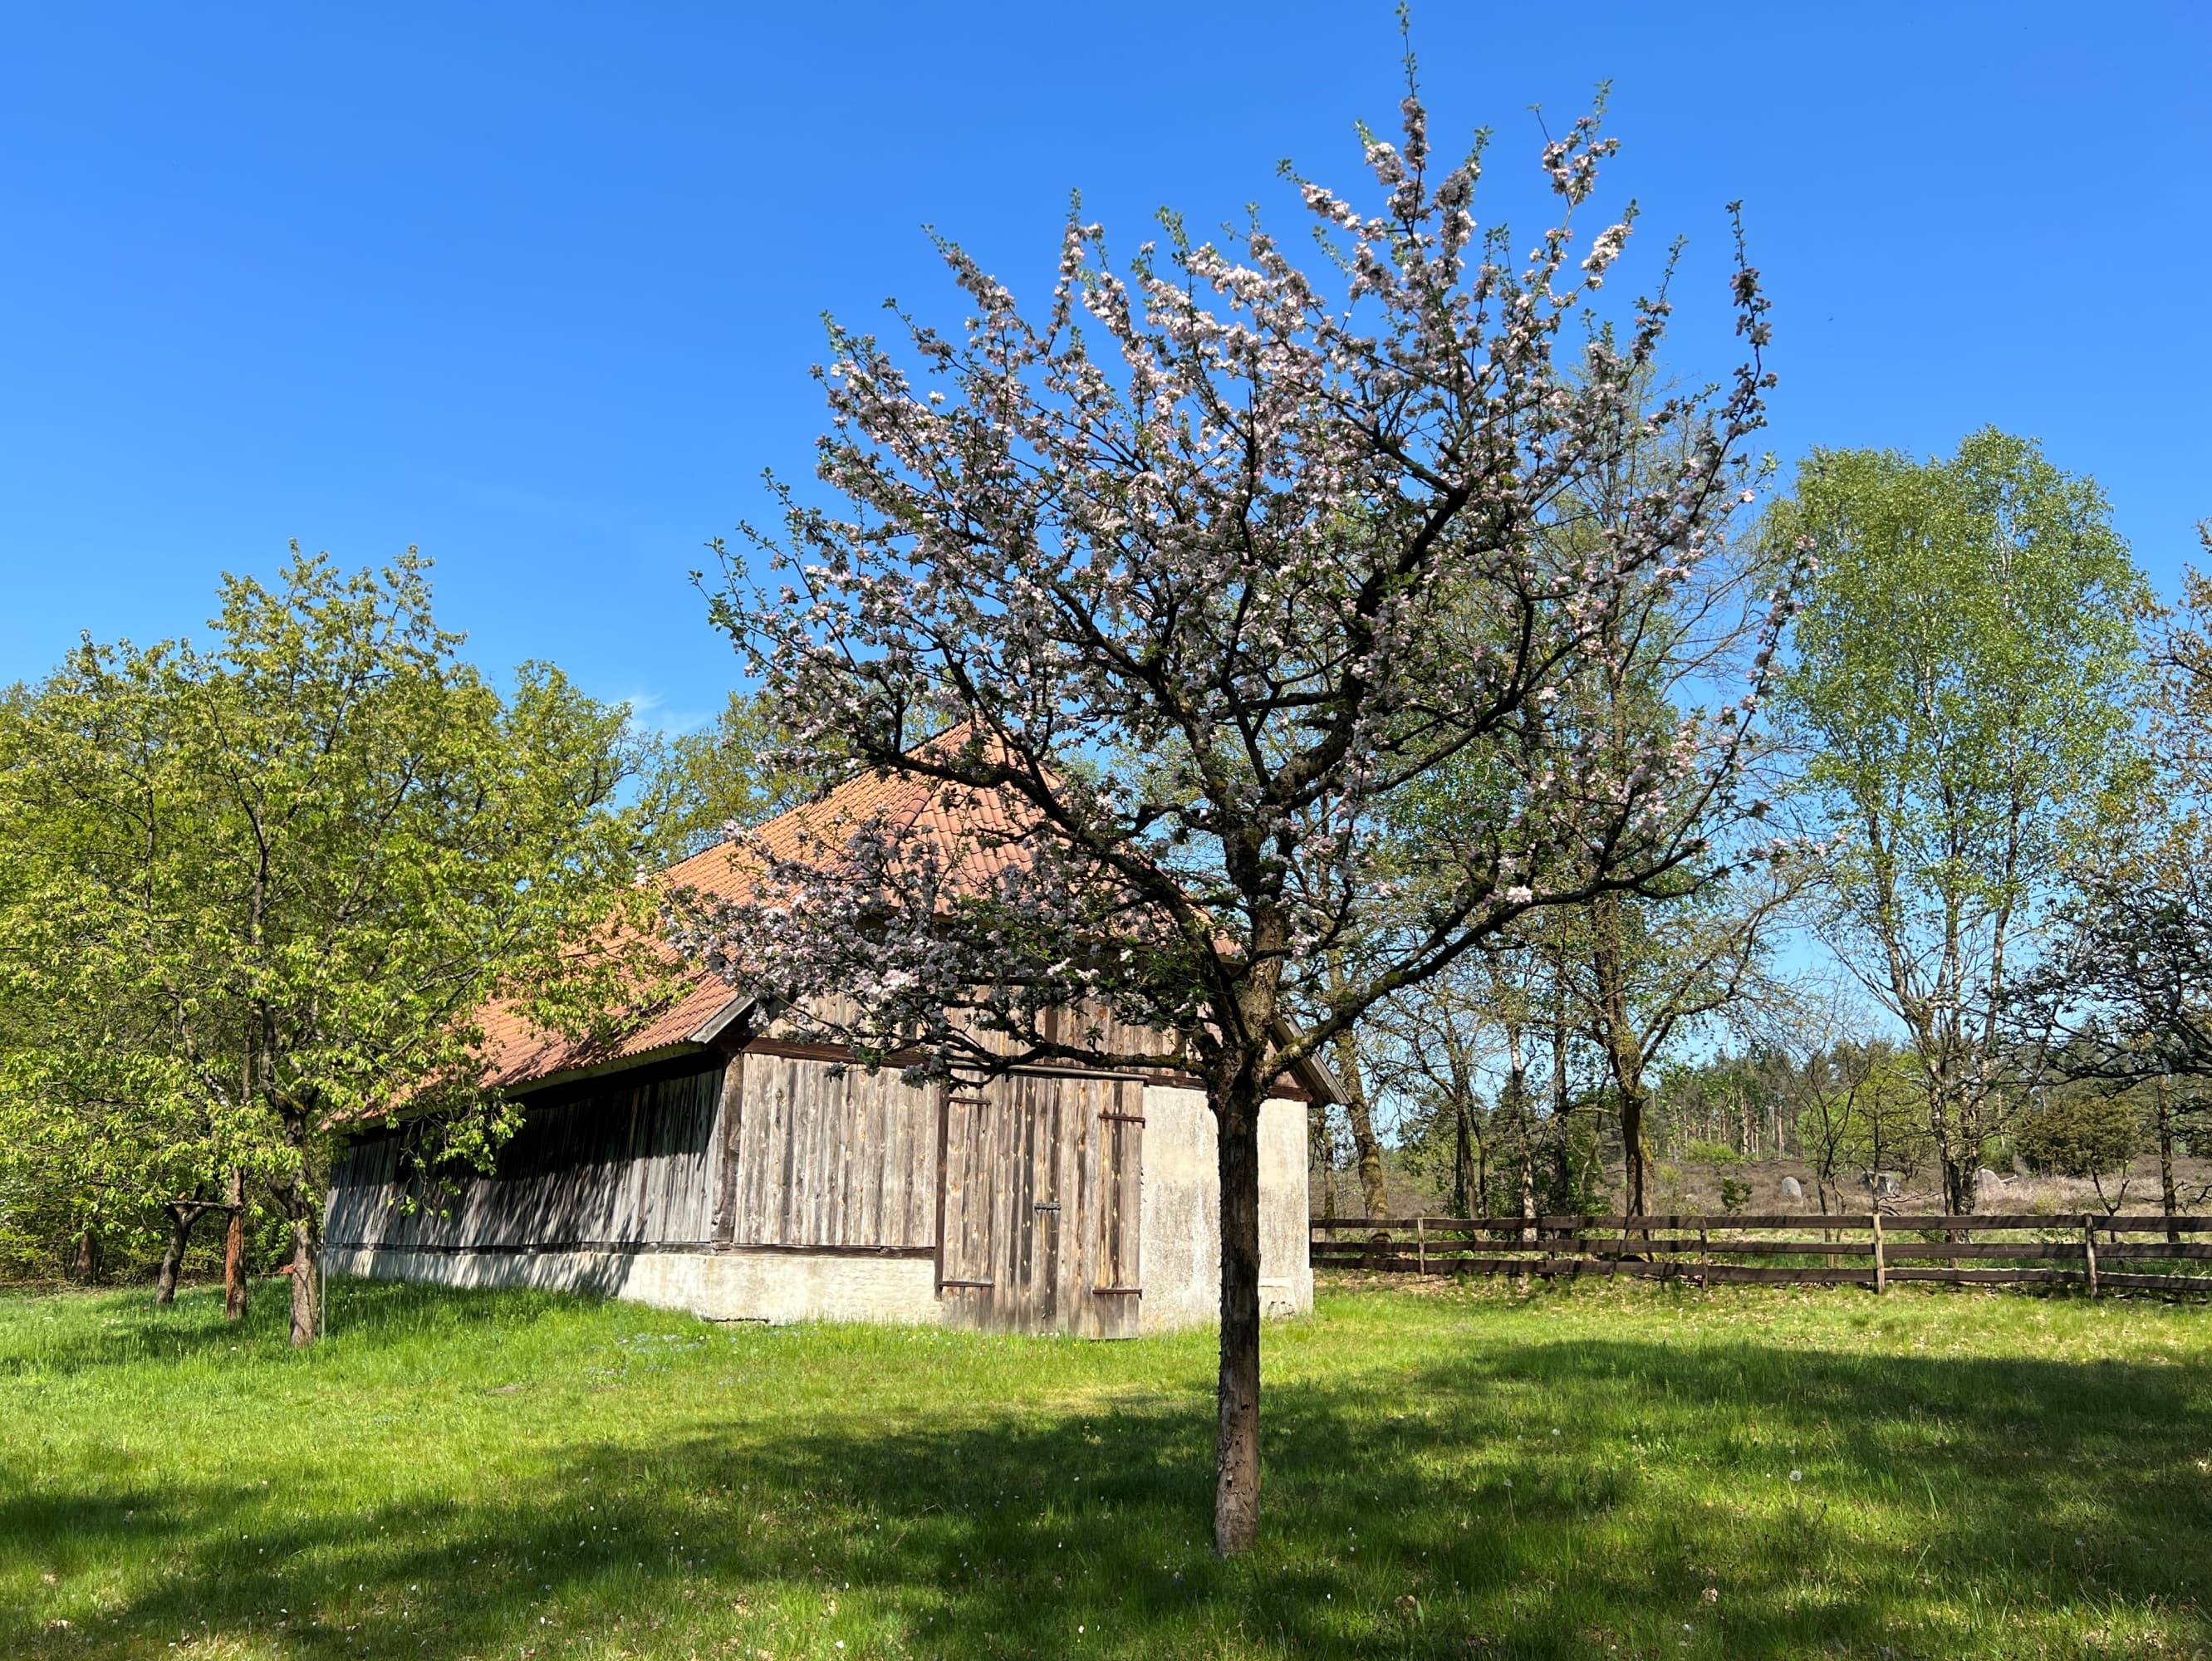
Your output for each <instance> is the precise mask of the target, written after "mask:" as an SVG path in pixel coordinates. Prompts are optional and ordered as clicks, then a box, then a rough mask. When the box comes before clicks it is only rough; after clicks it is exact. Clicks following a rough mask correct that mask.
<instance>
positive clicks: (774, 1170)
mask: <svg viewBox="0 0 2212 1661" xmlns="http://www.w3.org/2000/svg"><path fill="white" fill-rule="evenodd" d="M738 1065H739V1066H741V1067H742V1069H743V1083H742V1088H740V1090H739V1091H738V1093H737V1094H738V1112H737V1118H736V1123H735V1125H734V1126H733V1127H732V1131H727V1132H726V1134H732V1135H733V1136H734V1148H733V1152H734V1154H735V1156H736V1157H735V1164H734V1169H733V1172H732V1191H731V1194H730V1198H729V1210H728V1218H727V1221H726V1223H725V1225H724V1228H725V1230H726V1233H725V1238H726V1239H728V1240H732V1242H734V1243H738V1244H744V1245H757V1246H933V1245H935V1243H936V1240H937V1120H938V1112H937V1095H938V1093H937V1091H936V1089H935V1088H934V1087H921V1088H915V1087H912V1086H908V1085H906V1084H903V1083H902V1082H900V1081H899V1076H898V1073H897V1071H896V1070H895V1069H889V1068H887V1069H884V1070H881V1071H879V1072H874V1073H871V1072H868V1071H867V1070H866V1069H864V1068H860V1067H847V1068H845V1069H844V1070H842V1075H841V1074H840V1073H839V1072H838V1071H837V1070H836V1065H835V1064H834V1063H831V1062H829V1061H824V1060H822V1059H820V1058H815V1057H808V1056H791V1055H779V1054H776V1053H774V1052H769V1051H763V1050H749V1051H747V1052H745V1053H744V1055H743V1056H741V1057H739V1058H738Z"/></svg>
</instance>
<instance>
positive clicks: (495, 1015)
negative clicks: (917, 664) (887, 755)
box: [483, 729, 1021, 1087]
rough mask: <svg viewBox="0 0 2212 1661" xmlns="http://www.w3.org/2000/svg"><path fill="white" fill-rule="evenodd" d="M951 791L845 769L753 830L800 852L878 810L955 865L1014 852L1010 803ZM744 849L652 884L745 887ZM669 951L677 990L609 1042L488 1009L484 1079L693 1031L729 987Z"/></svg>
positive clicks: (728, 849) (634, 1053)
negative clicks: (812, 796) (954, 852)
mask: <svg viewBox="0 0 2212 1661" xmlns="http://www.w3.org/2000/svg"><path fill="white" fill-rule="evenodd" d="M957 737H958V729H955V730H954V731H953V732H951V733H946V734H945V735H943V736H941V737H939V738H937V739H933V740H931V741H930V742H931V743H933V744H939V743H947V742H957ZM954 796H955V793H953V792H948V791H946V790H945V789H944V788H943V787H940V786H939V785H934V784H933V783H932V782H931V781H930V780H927V779H916V778H913V777H910V776H894V775H890V774H886V773H862V774H860V776H858V777H856V778H853V779H847V780H846V781H845V782H844V783H843V784H841V785H837V786H836V788H835V789H833V790H831V791H829V793H828V794H826V795H825V796H823V797H822V798H821V799H820V800H818V801H815V802H810V803H805V805H803V806H800V807H797V808H793V809H790V810H789V811H788V812H786V813H781V814H779V815H776V816H775V818H773V819H770V820H769V821H767V822H766V823H764V824H763V825H760V826H758V827H756V828H755V829H754V830H753V832H752V833H751V835H752V837H753V838H755V839H757V840H758V841H759V843H760V844H761V845H762V846H763V847H765V848H766V849H767V850H768V852H769V853H770V854H771V855H773V856H775V857H778V858H799V857H803V856H804V855H805V852H807V850H808V847H809V845H810V843H811V842H813V841H814V840H816V839H826V840H829V842H830V843H832V845H835V844H836V842H839V841H842V840H843V839H844V837H845V836H847V835H848V834H850V833H851V832H852V831H853V830H854V829H856V828H858V827H860V826H861V825H863V824H866V823H868V822H870V821H872V820H874V819H876V818H877V817H878V815H880V816H881V818H882V819H883V821H884V822H885V823H886V824H887V825H889V826H890V827H895V828H896V829H897V830H899V831H900V832H902V834H906V835H917V834H918V835H921V836H923V837H927V838H930V839H932V840H935V841H936V842H937V843H938V844H939V846H945V847H957V848H958V849H960V850H961V861H960V863H961V865H962V867H963V869H964V870H965V871H966V872H968V873H969V874H970V875H972V876H989V875H991V874H993V873H994V872H996V871H997V870H1003V869H1004V868H1005V867H1006V866H1007V865H1009V864H1013V863H1014V862H1015V861H1016V860H1018V858H1019V857H1020V856H1019V853H1018V842H1019V838H1020V834H1021V831H1020V821H1019V818H1018V810H1017V809H1015V807H1014V804H1012V803H1006V802H998V801H992V800H989V799H987V798H975V799H970V800H968V801H966V802H964V803H962V805H960V806H958V807H957V808H956V807H955V806H953V805H952V803H951V800H948V797H954ZM956 799H957V797H956ZM742 858H743V854H742V850H741V848H740V847H739V846H737V845H733V844H731V843H726V842H725V843H721V844H720V845H718V846H714V847H711V848H708V850H707V851H706V852H703V853H696V854H694V855H692V856H691V858H689V859H686V860H684V861H682V862H680V863H679V864H675V865H671V867H669V869H668V870H665V871H664V872H662V873H661V875H660V876H659V886H660V887H662V888H665V889H669V890H690V891H691V892H694V893H697V894H708V895H713V896H719V897H721V898H726V899H734V898H737V897H738V895H739V894H741V892H742V890H743V887H744V882H743V876H742V873H741V869H740V860H741V859H742ZM667 961H668V962H669V963H670V965H671V967H675V968H677V969H678V972H679V976H678V991H676V993H675V995H674V996H673V997H671V998H667V999H664V1000H663V1001H662V1002H660V1003H658V1004H655V1005H653V1006H651V1007H644V1008H641V1009H638V1010H637V1011H636V1012H635V1024H633V1025H630V1026H629V1027H627V1028H625V1029H624V1030H623V1036H622V1037H620V1038H619V1039H617V1040H614V1041H613V1042H612V1043H606V1044H597V1045H593V1044H588V1043H579V1042H577V1041H576V1040H571V1039H568V1038H564V1037H562V1036H561V1035H560V1034H549V1033H545V1032H543V1031H540V1030H539V1029H538V1028H535V1027H533V1026H532V1025H531V1024H530V1022H529V1021H527V1020H526V1018H525V1017H524V1015H522V1014H521V1012H520V1011H519V1010H518V1009H514V1008H513V1007H512V1006H511V1005H500V1006H497V1007H495V1008H494V1009H491V1010H489V1011H488V1012H487V1013H486V1015H485V1016H484V1017H483V1034H484V1044H483V1054H484V1057H485V1059H486V1062H487V1064H488V1065H489V1077H490V1079H491V1081H492V1082H495V1083H498V1084H502V1085H507V1086H510V1087H512V1086H515V1085H521V1084H528V1083H532V1082H538V1081H540V1080H544V1079H547V1078H550V1077H552V1076H556V1075H562V1074H567V1073H572V1072H575V1071H578V1070H582V1069H586V1068H596V1067H600V1066H605V1065H606V1064H610V1063H614V1062H622V1061H630V1060H635V1059H638V1058H643V1057H646V1056H649V1055H652V1054H653V1053H654V1052H657V1051H661V1050H667V1049H670V1048H671V1047H673V1046H680V1045H684V1044H686V1043H690V1042H696V1041H700V1040H696V1038H695V1034H698V1033H699V1032H700V1031H701V1029H702V1028H705V1027H706V1026H707V1024H708V1022H709V1021H712V1020H713V1019H714V1016H715V1015H718V1014H720V1013H721V1011H722V1010H723V1009H725V1008H726V1007H727V1006H728V1004H729V1003H730V1002H731V1000H732V998H733V997H735V996H736V994H735V993H734V992H733V991H732V990H731V988H730V987H729V986H728V985H726V983H725V982H724V981H723V980H722V979H720V977H718V976H717V975H715V974H714V973H712V972H710V971H708V970H707V969H705V968H702V967H698V966H696V965H690V964H685V963H684V962H682V961H681V960H679V959H678V958H677V956H676V955H675V954H674V953H673V952H672V951H671V952H669V953H668V954H667Z"/></svg>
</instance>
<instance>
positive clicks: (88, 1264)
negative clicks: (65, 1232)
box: [76, 1224, 106, 1286]
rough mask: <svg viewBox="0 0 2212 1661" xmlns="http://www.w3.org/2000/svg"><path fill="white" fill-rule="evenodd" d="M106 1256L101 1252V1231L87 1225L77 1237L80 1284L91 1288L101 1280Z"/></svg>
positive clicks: (78, 1278) (77, 1273)
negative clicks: (101, 1269)
mask: <svg viewBox="0 0 2212 1661" xmlns="http://www.w3.org/2000/svg"><path fill="white" fill-rule="evenodd" d="M105 1255H106V1254H105V1253H104V1252H102V1251H101V1250H100V1231H99V1230H98V1229H97V1228H93V1227H92V1226H91V1225H90V1224H87V1225H86V1226H85V1227H84V1228H82V1229H81V1230H80V1231H79V1232H78V1234H77V1237H76V1279H77V1281H78V1282H79V1283H80V1284H82V1285H85V1286H90V1285H92V1284H94V1282H97V1281H98V1280H99V1279H100V1266H101V1263H102V1260H103V1258H105Z"/></svg>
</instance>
